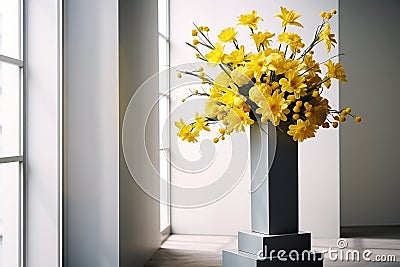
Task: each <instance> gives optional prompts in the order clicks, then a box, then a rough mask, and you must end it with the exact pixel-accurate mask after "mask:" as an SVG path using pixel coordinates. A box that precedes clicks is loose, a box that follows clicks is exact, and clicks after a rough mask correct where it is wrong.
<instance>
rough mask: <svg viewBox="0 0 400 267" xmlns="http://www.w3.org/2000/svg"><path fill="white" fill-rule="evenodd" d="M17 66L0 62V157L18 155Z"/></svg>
mask: <svg viewBox="0 0 400 267" xmlns="http://www.w3.org/2000/svg"><path fill="white" fill-rule="evenodd" d="M19 71H20V70H19V68H18V67H17V66H14V65H11V64H7V63H4V62H0V157H9V156H19V155H20V140H21V138H20V126H21V124H20V122H21V119H20V117H21V116H20V113H21V100H20V92H21V90H20V75H19Z"/></svg>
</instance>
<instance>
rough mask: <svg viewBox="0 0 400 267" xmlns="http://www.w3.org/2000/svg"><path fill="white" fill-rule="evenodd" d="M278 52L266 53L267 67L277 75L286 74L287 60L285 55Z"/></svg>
mask: <svg viewBox="0 0 400 267" xmlns="http://www.w3.org/2000/svg"><path fill="white" fill-rule="evenodd" d="M275 51H277V50H271V51H268V50H267V51H266V53H268V56H267V57H266V58H265V65H266V68H267V70H272V71H275V73H276V74H282V73H284V72H285V58H284V57H283V53H279V52H275Z"/></svg>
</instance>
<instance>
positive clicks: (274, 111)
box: [256, 91, 289, 126]
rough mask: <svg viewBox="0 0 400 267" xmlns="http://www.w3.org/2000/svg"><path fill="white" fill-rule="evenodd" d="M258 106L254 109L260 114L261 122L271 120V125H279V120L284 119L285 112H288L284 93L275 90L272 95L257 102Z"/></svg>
mask: <svg viewBox="0 0 400 267" xmlns="http://www.w3.org/2000/svg"><path fill="white" fill-rule="evenodd" d="M259 103H260V107H259V108H258V109H257V110H256V113H257V114H261V122H263V123H265V122H266V121H267V120H271V121H272V123H273V125H275V126H276V125H279V123H280V121H286V120H287V118H286V114H288V113H289V110H288V109H287V107H288V104H289V103H288V102H287V101H286V99H285V98H284V93H283V92H282V93H280V94H279V93H278V91H275V92H274V93H273V94H272V96H268V97H267V98H266V100H265V101H264V100H262V101H260V102H259Z"/></svg>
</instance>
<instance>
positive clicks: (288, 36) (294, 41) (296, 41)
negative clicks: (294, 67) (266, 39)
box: [278, 32, 305, 53]
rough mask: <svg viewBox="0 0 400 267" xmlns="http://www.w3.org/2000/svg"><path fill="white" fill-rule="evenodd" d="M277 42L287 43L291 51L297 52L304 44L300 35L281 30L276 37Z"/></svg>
mask: <svg viewBox="0 0 400 267" xmlns="http://www.w3.org/2000/svg"><path fill="white" fill-rule="evenodd" d="M278 42H280V43H284V44H287V45H289V47H290V50H291V51H292V52H293V53H297V50H298V49H300V48H303V47H304V46H305V44H304V43H303V42H302V41H301V37H300V35H298V34H297V33H293V32H282V33H281V34H280V35H279V37H278Z"/></svg>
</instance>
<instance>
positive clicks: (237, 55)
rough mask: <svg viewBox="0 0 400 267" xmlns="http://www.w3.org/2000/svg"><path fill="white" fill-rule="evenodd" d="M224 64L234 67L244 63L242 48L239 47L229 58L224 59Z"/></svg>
mask: <svg viewBox="0 0 400 267" xmlns="http://www.w3.org/2000/svg"><path fill="white" fill-rule="evenodd" d="M224 61H225V62H230V63H232V64H233V65H234V66H237V65H238V64H241V63H243V61H244V46H243V45H242V46H240V48H239V49H238V50H234V51H233V52H232V53H231V54H230V55H229V56H227V57H226V58H224Z"/></svg>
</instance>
